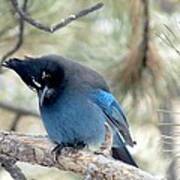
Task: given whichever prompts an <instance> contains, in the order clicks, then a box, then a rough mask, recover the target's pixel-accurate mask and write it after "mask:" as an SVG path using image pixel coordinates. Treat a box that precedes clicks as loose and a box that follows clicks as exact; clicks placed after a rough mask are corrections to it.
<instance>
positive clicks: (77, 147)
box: [51, 141, 86, 161]
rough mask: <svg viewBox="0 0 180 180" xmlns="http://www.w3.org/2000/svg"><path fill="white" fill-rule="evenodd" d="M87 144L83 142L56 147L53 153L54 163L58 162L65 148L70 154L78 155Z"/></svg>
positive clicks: (62, 144)
mask: <svg viewBox="0 0 180 180" xmlns="http://www.w3.org/2000/svg"><path fill="white" fill-rule="evenodd" d="M85 146H86V144H85V143H84V142H82V141H79V142H76V143H61V144H58V145H57V146H55V147H54V149H53V150H52V151H51V153H52V155H53V157H54V161H58V156H59V155H60V154H61V152H62V150H63V149H64V148H68V152H69V153H77V151H78V150H80V149H83V148H84V147H85Z"/></svg>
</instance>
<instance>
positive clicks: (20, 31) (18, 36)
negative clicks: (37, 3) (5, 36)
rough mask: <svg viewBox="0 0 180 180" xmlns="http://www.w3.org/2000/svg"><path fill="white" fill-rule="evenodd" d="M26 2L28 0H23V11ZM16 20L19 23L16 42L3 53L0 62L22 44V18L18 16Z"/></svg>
mask: <svg viewBox="0 0 180 180" xmlns="http://www.w3.org/2000/svg"><path fill="white" fill-rule="evenodd" d="M27 2H28V0H24V3H23V6H22V10H23V11H24V12H26V8H27ZM18 21H19V25H18V28H19V29H18V35H17V42H16V44H15V46H14V47H13V48H12V49H10V50H9V51H8V52H7V53H6V54H4V56H3V57H2V58H1V64H2V63H3V62H4V61H5V60H6V59H7V58H8V57H9V56H11V55H13V54H14V53H15V52H16V51H18V50H19V48H20V47H21V45H22V44H23V37H24V27H25V26H24V19H23V18H21V16H20V17H18Z"/></svg>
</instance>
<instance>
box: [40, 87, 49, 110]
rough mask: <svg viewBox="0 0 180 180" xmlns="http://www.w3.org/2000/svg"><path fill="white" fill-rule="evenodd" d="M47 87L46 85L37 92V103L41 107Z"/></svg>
mask: <svg viewBox="0 0 180 180" xmlns="http://www.w3.org/2000/svg"><path fill="white" fill-rule="evenodd" d="M48 90H49V88H48V87H47V86H45V87H44V89H43V90H41V91H40V94H39V104H40V106H41V107H42V105H43V103H44V98H45V96H46V93H47V92H48Z"/></svg>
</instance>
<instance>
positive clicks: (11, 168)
mask: <svg viewBox="0 0 180 180" xmlns="http://www.w3.org/2000/svg"><path fill="white" fill-rule="evenodd" d="M0 162H1V164H2V167H4V169H5V170H6V171H8V172H9V173H10V175H11V177H12V178H13V179H14V180H26V177H25V176H24V174H23V173H22V171H21V169H20V168H19V167H18V166H17V165H16V164H15V163H16V161H15V160H14V159H10V158H9V157H8V156H6V155H0Z"/></svg>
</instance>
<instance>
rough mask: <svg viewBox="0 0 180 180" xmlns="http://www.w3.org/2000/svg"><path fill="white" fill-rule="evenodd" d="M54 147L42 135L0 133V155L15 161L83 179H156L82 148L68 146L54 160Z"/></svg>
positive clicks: (156, 179)
mask: <svg viewBox="0 0 180 180" xmlns="http://www.w3.org/2000/svg"><path fill="white" fill-rule="evenodd" d="M54 146H55V145H54V144H52V143H51V142H50V141H48V139H47V138H46V137H43V136H30V135H22V134H17V133H10V132H9V133H8V132H1V133H0V153H1V155H6V156H8V157H10V158H12V159H15V160H16V161H22V162H28V163H31V164H39V165H42V166H48V167H56V168H58V169H60V170H65V171H72V172H75V173H79V174H81V175H85V179H89V178H91V179H94V180H95V179H105V180H109V179H113V180H120V179H121V180H127V179H133V180H158V179H159V178H157V177H154V176H152V175H150V174H148V173H146V172H144V171H142V170H140V169H137V168H135V167H132V166H129V165H126V164H124V163H122V162H120V161H116V160H113V159H112V158H110V157H105V156H103V155H95V154H93V153H92V152H89V151H85V150H84V151H77V152H72V149H71V150H70V149H68V148H66V149H63V150H62V153H61V155H59V156H58V159H57V160H56V159H55V158H54V155H53V153H52V149H53V148H54Z"/></svg>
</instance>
